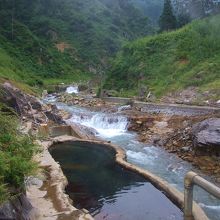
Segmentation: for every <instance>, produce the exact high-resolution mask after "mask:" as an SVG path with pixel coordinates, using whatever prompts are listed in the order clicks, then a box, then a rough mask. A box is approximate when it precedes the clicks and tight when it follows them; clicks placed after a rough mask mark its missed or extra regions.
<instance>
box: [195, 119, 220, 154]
mask: <svg viewBox="0 0 220 220" xmlns="http://www.w3.org/2000/svg"><path fill="white" fill-rule="evenodd" d="M192 134H193V145H194V147H200V148H206V147H207V148H210V147H215V149H216V150H219V151H220V118H210V119H206V120H204V121H202V122H200V123H197V124H195V125H194V126H193V129H192Z"/></svg>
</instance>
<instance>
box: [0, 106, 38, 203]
mask: <svg viewBox="0 0 220 220" xmlns="http://www.w3.org/2000/svg"><path fill="white" fill-rule="evenodd" d="M3 109H4V111H3ZM5 109H6V108H0V124H1V126H0V204H1V203H3V202H4V201H5V200H7V199H8V198H10V196H12V195H13V196H14V193H15V192H13V193H12V192H11V191H10V189H16V191H17V192H16V193H20V192H19V190H21V189H23V188H24V180H25V177H26V176H28V175H31V174H33V173H34V171H35V170H36V168H37V164H36V163H35V162H33V160H32V157H33V155H34V154H35V153H36V151H37V146H36V145H35V144H34V143H33V139H32V138H31V137H29V136H28V135H22V134H20V133H19V131H18V123H17V121H18V120H17V118H16V116H15V115H14V114H12V113H11V112H8V111H5ZM17 189H19V190H17Z"/></svg>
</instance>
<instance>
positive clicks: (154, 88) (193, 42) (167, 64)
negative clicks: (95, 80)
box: [104, 15, 220, 97]
mask: <svg viewBox="0 0 220 220" xmlns="http://www.w3.org/2000/svg"><path fill="white" fill-rule="evenodd" d="M219 34H220V16H219V15H218V16H214V17H209V18H206V19H203V20H197V21H194V22H192V23H191V24H189V25H187V26H185V27H183V28H182V29H179V30H176V31H172V32H165V33H162V34H160V35H157V36H153V37H145V38H142V39H138V40H137V41H134V42H132V43H128V44H127V45H126V46H124V47H123V49H122V50H121V51H120V52H119V53H118V55H117V57H116V58H115V59H114V61H113V63H112V67H111V69H110V71H109V74H108V77H107V79H106V81H105V86H104V87H105V88H107V89H116V90H118V91H121V93H120V95H123V94H124V95H128V94H130V95H135V94H136V95H137V94H138V90H139V89H140V88H141V87H142V86H145V87H147V89H148V91H150V92H151V93H153V94H154V95H155V96H157V97H160V96H162V95H165V94H167V93H169V92H174V91H180V90H183V89H186V88H188V87H191V86H193V87H197V88H199V89H201V90H209V91H214V93H215V94H216V97H217V94H218V93H219V88H220V38H219ZM218 95H219V94H218Z"/></svg>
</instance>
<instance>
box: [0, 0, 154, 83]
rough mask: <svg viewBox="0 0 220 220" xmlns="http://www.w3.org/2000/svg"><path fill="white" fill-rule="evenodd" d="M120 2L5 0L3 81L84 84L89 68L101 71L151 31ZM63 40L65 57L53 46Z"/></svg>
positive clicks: (0, 14)
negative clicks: (124, 47) (122, 48)
mask: <svg viewBox="0 0 220 220" xmlns="http://www.w3.org/2000/svg"><path fill="white" fill-rule="evenodd" d="M13 2H14V3H13ZM120 2H121V1H119V0H114V1H112V0H111V1H109V0H94V1H93V2H91V1H89V0H85V1H81V0H74V1H72V0H48V1H32V2H30V1H29V0H18V1H12V0H3V2H2V3H0V6H1V7H0V8H1V9H0V20H1V21H2V22H1V24H0V77H1V79H3V78H8V79H10V80H16V81H22V82H24V83H25V84H28V85H29V86H41V85H42V83H44V84H53V83H58V82H65V81H66V82H69V83H70V82H72V81H79V80H88V79H89V78H91V75H92V74H91V73H89V70H91V69H93V70H98V71H97V72H99V70H100V69H102V68H103V66H105V65H106V64H107V60H108V58H109V56H112V55H113V54H114V53H115V52H116V51H117V50H118V49H119V48H120V46H121V45H122V44H123V43H124V42H126V41H127V40H130V39H135V38H137V37H140V36H143V35H146V34H147V33H148V32H151V31H152V29H151V27H150V26H149V25H148V22H147V19H146V17H145V16H144V15H142V13H141V12H140V11H138V10H137V9H135V8H134V7H132V5H130V4H129V3H128V2H126V1H125V3H124V4H123V5H122V4H121V3H120ZM13 5H14V6H13ZM12 6H13V7H14V25H13V29H14V31H13V34H12V23H11V21H12V18H11V14H12ZM12 38H13V39H12ZM61 42H64V43H66V44H67V45H68V46H69V47H70V48H69V49H65V52H64V53H61V52H59V51H58V50H57V48H56V47H55V45H56V44H57V43H61Z"/></svg>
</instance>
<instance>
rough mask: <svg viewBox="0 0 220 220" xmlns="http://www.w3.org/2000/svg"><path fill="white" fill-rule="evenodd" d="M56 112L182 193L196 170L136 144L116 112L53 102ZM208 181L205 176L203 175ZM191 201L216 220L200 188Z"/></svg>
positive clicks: (212, 202)
mask: <svg viewBox="0 0 220 220" xmlns="http://www.w3.org/2000/svg"><path fill="white" fill-rule="evenodd" d="M56 105H57V107H58V108H59V109H64V110H66V111H68V112H70V113H72V117H71V118H70V119H69V120H68V121H67V123H69V124H71V123H73V122H74V123H79V124H82V125H85V126H87V127H91V128H93V129H95V130H96V131H97V136H98V137H100V138H102V139H103V140H106V141H111V142H112V143H114V144H117V145H118V146H120V147H122V148H123V149H124V150H125V151H126V154H127V160H128V162H130V163H132V164H135V165H137V166H139V167H141V168H144V169H147V170H149V171H151V172H152V173H154V174H156V175H158V176H160V177H162V178H163V179H165V180H166V181H168V182H169V183H170V184H171V185H173V186H174V187H176V188H177V189H179V190H180V191H182V192H183V189H184V187H183V181H184V176H185V174H186V173H187V172H188V171H190V170H193V171H196V172H198V171H197V170H195V169H194V168H193V167H192V166H191V164H190V163H188V162H186V161H183V160H182V159H180V158H178V157H177V156H176V155H174V154H170V153H168V152H167V151H165V150H164V149H162V148H160V147H155V146H149V145H146V144H143V143H140V142H138V141H137V139H136V134H135V133H132V132H128V131H127V126H128V121H127V118H126V117H125V116H123V115H121V114H120V113H114V114H110V113H101V112H92V111H89V110H87V109H84V108H81V107H76V106H67V105H65V104H63V103H56ZM200 175H201V173H200ZM203 177H204V178H206V179H208V180H210V178H209V177H207V176H203ZM194 192H195V193H194V199H195V200H196V201H197V202H198V204H199V205H200V206H201V207H202V208H203V209H204V211H205V212H206V214H207V215H208V217H209V218H210V219H212V220H219V219H220V202H219V200H217V199H215V198H214V197H213V196H211V195H210V194H208V193H206V192H205V191H203V190H202V189H199V188H197V187H195V190H194Z"/></svg>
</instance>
